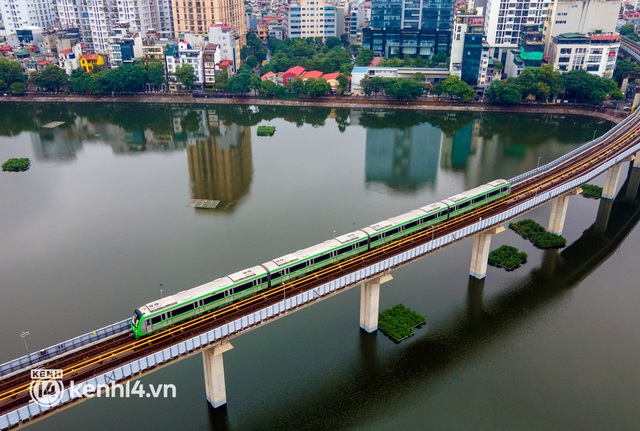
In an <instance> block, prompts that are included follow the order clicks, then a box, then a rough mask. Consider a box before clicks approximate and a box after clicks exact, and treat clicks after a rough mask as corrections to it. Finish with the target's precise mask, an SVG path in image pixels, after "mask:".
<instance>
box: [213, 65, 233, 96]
mask: <svg viewBox="0 0 640 431" xmlns="http://www.w3.org/2000/svg"><path fill="white" fill-rule="evenodd" d="M228 82H229V72H228V71H227V68H226V67H224V68H222V70H221V71H220V75H217V76H216V82H215V84H214V87H215V89H216V90H218V91H220V90H226V89H227V83H228Z"/></svg>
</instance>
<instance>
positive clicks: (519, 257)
mask: <svg viewBox="0 0 640 431" xmlns="http://www.w3.org/2000/svg"><path fill="white" fill-rule="evenodd" d="M526 261H527V253H525V252H523V251H520V250H518V249H517V248H515V247H512V246H510V245H503V246H501V247H498V248H497V249H495V250H493V251H492V252H491V253H489V265H493V266H498V267H502V268H504V269H506V270H507V271H513V270H514V269H516V268H518V267H519V266H520V265H522V264H523V263H525V262H526Z"/></svg>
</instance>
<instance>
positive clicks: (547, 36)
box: [542, 0, 621, 55]
mask: <svg viewBox="0 0 640 431" xmlns="http://www.w3.org/2000/svg"><path fill="white" fill-rule="evenodd" d="M620 4H621V2H620V0H555V2H554V3H552V4H551V7H550V9H549V11H548V15H547V19H546V20H545V23H544V27H543V30H542V32H543V34H544V41H545V54H547V55H548V54H549V52H550V48H551V40H552V38H553V37H554V36H558V35H560V34H566V33H582V34H587V33H595V32H596V31H602V32H604V33H611V32H614V31H616V25H617V23H618V14H619V13H620Z"/></svg>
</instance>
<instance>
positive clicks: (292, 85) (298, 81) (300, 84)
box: [287, 76, 304, 95]
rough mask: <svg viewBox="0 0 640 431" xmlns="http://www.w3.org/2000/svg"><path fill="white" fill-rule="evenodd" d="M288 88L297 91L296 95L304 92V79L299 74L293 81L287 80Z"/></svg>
mask: <svg viewBox="0 0 640 431" xmlns="http://www.w3.org/2000/svg"><path fill="white" fill-rule="evenodd" d="M287 88H288V89H289V91H291V92H293V93H296V95H300V93H302V92H304V81H303V80H302V78H300V77H299V76H296V78H295V79H294V80H293V81H291V82H287Z"/></svg>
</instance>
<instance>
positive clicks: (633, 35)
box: [618, 24, 640, 42]
mask: <svg viewBox="0 0 640 431" xmlns="http://www.w3.org/2000/svg"><path fill="white" fill-rule="evenodd" d="M618 33H620V35H621V36H624V37H627V38H629V39H631V40H634V41H636V42H638V40H639V39H640V38H639V37H638V33H637V32H636V26H635V25H633V24H625V25H623V26H622V27H620V28H619V29H618Z"/></svg>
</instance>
